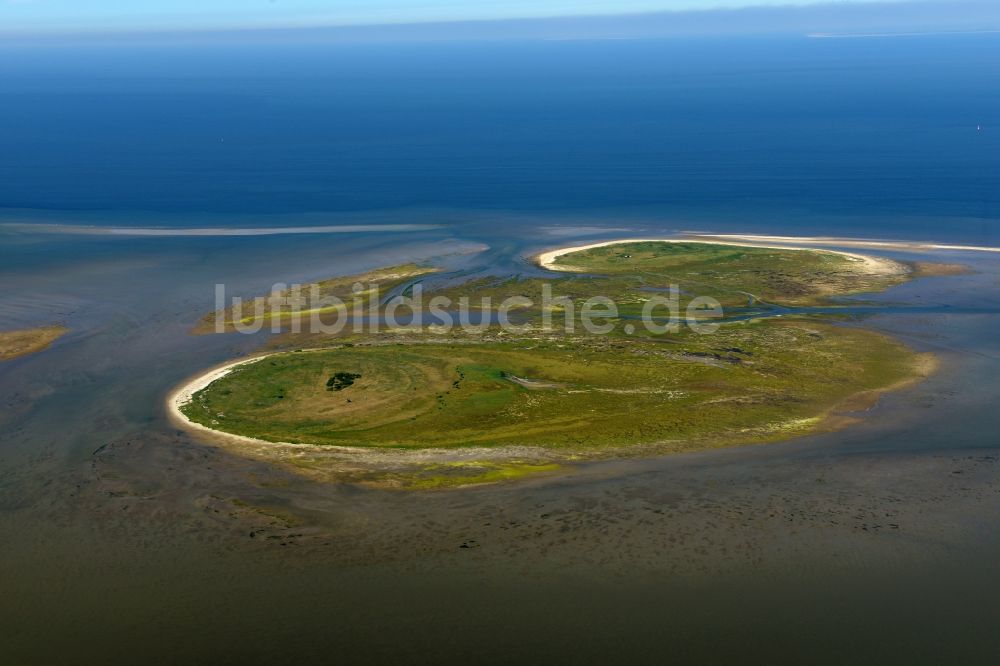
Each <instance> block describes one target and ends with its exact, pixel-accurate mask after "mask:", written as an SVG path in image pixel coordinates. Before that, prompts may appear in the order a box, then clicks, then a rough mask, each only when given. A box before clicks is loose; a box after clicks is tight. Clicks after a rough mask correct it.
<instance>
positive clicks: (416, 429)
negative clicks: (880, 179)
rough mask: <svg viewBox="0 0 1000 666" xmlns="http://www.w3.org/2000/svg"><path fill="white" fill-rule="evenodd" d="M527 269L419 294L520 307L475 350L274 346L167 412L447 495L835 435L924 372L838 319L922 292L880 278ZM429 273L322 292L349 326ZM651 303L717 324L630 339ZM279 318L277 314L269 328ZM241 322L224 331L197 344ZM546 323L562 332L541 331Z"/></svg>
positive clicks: (632, 242)
mask: <svg viewBox="0 0 1000 666" xmlns="http://www.w3.org/2000/svg"><path fill="white" fill-rule="evenodd" d="M535 261H536V263H537V265H538V266H539V267H541V268H544V269H546V272H545V273H544V274H534V275H514V276H510V275H496V276H487V277H474V278H471V279H462V280H459V281H457V282H456V283H453V284H449V283H447V281H445V282H444V283H442V284H440V285H438V286H437V287H436V288H434V289H432V290H431V291H430V292H429V293H428V294H427V296H428V297H429V298H430V297H433V296H439V297H443V298H446V299H448V300H449V301H453V302H458V299H460V298H464V299H466V303H478V304H479V306H478V307H480V309H481V310H485V309H489V308H491V307H495V306H496V304H497V303H498V302H500V301H502V300H503V299H504V298H507V299H509V298H517V299H520V300H521V301H522V302H523V303H524V305H523V306H522V307H520V308H519V309H518V310H517V311H516V312H517V317H518V325H517V327H516V332H511V331H510V330H504V329H503V328H502V327H500V326H499V325H497V324H496V323H494V318H493V317H492V314H486V315H484V316H483V321H484V322H486V323H485V324H484V325H481V326H480V327H478V328H477V329H476V330H471V331H470V330H466V329H463V328H461V327H458V328H452V329H449V330H437V329H435V327H434V326H425V327H423V328H420V329H418V330H415V329H413V328H406V329H405V330H400V329H391V328H390V329H386V330H381V331H379V332H378V333H370V332H361V333H358V332H357V331H355V330H353V329H351V328H350V327H347V328H345V330H344V331H342V332H340V333H339V334H336V335H318V334H316V333H313V332H308V331H307V332H302V331H287V332H286V333H284V334H282V335H279V336H278V337H277V338H275V339H274V340H273V342H272V347H273V348H272V349H270V350H268V351H266V352H263V353H261V354H259V355H256V356H253V357H251V358H247V359H241V360H238V361H234V362H232V363H229V364H226V365H224V366H221V367H220V368H215V369H212V370H210V371H209V372H206V373H204V374H202V375H200V376H199V377H197V378H195V379H193V380H191V381H190V382H187V383H186V384H185V385H184V386H182V387H180V388H179V389H178V390H177V391H175V392H174V393H173V394H172V395H171V397H170V402H169V407H170V410H171V413H172V414H173V416H174V418H175V419H176V420H177V421H178V423H180V424H181V425H183V426H184V427H186V428H188V429H190V430H193V431H196V432H198V433H200V434H201V435H203V436H206V437H211V438H213V439H214V440H215V441H218V442H224V443H227V444H229V445H231V446H233V447H235V448H237V449H239V450H241V451H243V452H245V453H248V454H252V455H257V456H261V457H265V458H271V459H274V460H279V461H281V462H282V463H284V464H288V465H291V466H293V467H295V468H296V469H299V470H301V471H303V472H304V473H308V474H312V475H314V476H317V477H318V478H325V479H334V480H347V481H353V482H359V483H367V484H371V485H377V486H388V487H399V488H413V489H420V488H449V487H454V486H462V485H470V484H476V483H488V482H495V481H500V480H506V479H513V478H520V477H523V476H528V475H537V474H547V473H555V472H557V471H558V470H560V469H564V468H565V466H566V465H567V464H568V463H571V462H573V461H579V460H586V459H596V458H607V457H619V456H637V455H660V454H666V453H677V452H691V451H698V450H704V449H709V448H717V447H728V446H739V445H750V444H763V443H767V442H776V441H782V440H787V439H791V438H794V437H799V436H803V435H807V434H810V433H816V432H820V431H824V430H832V429H836V428H842V427H845V426H846V425H848V424H850V423H852V422H854V421H856V420H857V419H858V418H859V414H860V413H861V412H863V411H864V410H866V409H868V408H870V407H871V406H872V405H874V404H875V403H876V402H877V400H878V398H879V396H881V395H882V394H884V393H885V392H887V391H891V390H896V389H899V388H902V387H905V386H907V385H909V384H912V383H914V382H916V381H918V380H920V379H921V378H923V377H926V376H927V375H928V374H929V373H930V372H932V371H933V369H934V367H935V358H934V356H933V355H931V354H929V353H919V352H917V351H914V350H912V349H910V348H909V347H907V346H906V345H905V344H903V343H902V342H901V341H899V340H896V339H893V338H891V337H889V336H887V335H884V334H882V333H879V332H876V331H873V330H869V329H866V328H864V326H863V321H861V322H860V323H861V324H862V325H859V321H858V319H857V318H856V317H853V316H851V317H848V316H845V314H844V311H845V308H846V307H847V304H848V302H847V301H845V300H844V299H843V297H844V296H849V295H858V294H864V293H873V292H879V291H883V290H885V289H888V288H890V287H892V286H894V285H898V284H902V283H904V282H906V281H908V280H910V279H913V278H914V277H915V276H916V275H917V274H918V270H917V268H916V267H914V266H911V265H907V264H905V263H901V262H896V261H893V260H890V259H884V258H881V257H874V256H867V255H861V254H854V253H845V252H838V251H833V250H825V249H823V250H813V249H806V248H795V247H778V246H773V247H772V246H760V245H752V246H751V245H738V244H735V243H721V242H697V241H687V240H679V241H678V240H673V239H670V240H658V239H628V240H620V241H612V242H605V243H599V244H591V245H585V246H579V247H570V248H561V249H558V250H552V251H549V252H545V253H542V254H540V255H539V256H537V257H536V258H535ZM436 271H437V269H435V268H434V267H419V266H414V265H408V266H405V267H390V268H386V269H381V270H380V271H375V272H372V273H369V274H367V275H365V276H355V277H347V278H338V279H336V280H331V281H327V282H325V283H320V284H321V285H323V288H324V289H326V290H327V291H329V290H336V291H337V292H338V293H341V295H343V296H344V297H345V298H347V299H348V303H347V305H345V307H344V308H341V309H340V310H339V311H338V314H340V315H345V314H347V315H349V313H350V312H351V310H352V307H353V303H354V302H355V301H359V299H360V301H361V302H363V304H364V305H365V306H366V307H371V306H373V305H374V306H375V307H376V308H377V307H379V305H380V304H379V303H373V302H372V301H371V298H370V297H369V295H367V294H365V293H363V290H358V289H356V288H355V289H350V288H349V285H351V284H356V283H358V282H365V281H366V279H367V278H371V276H379V277H382V278H385V280H386V281H387V282H389V283H390V286H391V288H392V289H393V290H395V292H396V293H399V294H405V293H407V289H411V288H412V286H413V285H414V284H415V283H416V282H418V281H420V280H421V279H423V278H424V277H426V276H428V275H433V274H435V273H436ZM545 289H549V290H551V291H554V292H556V293H558V294H559V295H560V297H561V298H562V299H563V300H560V301H559V303H560V304H565V303H568V302H571V299H574V298H585V297H588V296H593V295H594V294H599V295H601V296H602V297H604V298H606V299H610V300H613V301H614V302H615V303H616V304H617V306H618V307H617V309H616V311H615V312H614V313H613V314H610V315H606V316H605V317H604V318H603V319H602V329H601V333H600V334H595V333H592V332H588V331H586V330H583V328H582V327H581V326H579V325H578V324H579V323H580V317H581V316H582V313H581V312H579V311H578V310H577V309H573V308H572V307H570V306H566V305H556V306H553V305H552V304H551V303H549V304H546V303H545V299H544V293H543V292H544V290H545ZM666 290H672V291H673V293H674V296H675V298H677V299H678V302H679V306H680V307H681V308H682V309H683V308H684V307H685V306H686V305H688V304H690V303H692V302H694V301H695V299H704V298H705V297H709V298H711V299H714V300H715V301H717V302H718V303H719V304H721V305H722V306H723V312H724V314H722V316H721V317H719V318H717V320H715V321H714V322H713V323H714V327H713V328H712V332H711V333H710V334H704V333H703V332H699V331H696V330H692V328H690V327H681V328H679V329H677V330H671V331H669V332H660V331H658V330H652V331H651V330H647V328H645V327H643V326H640V325H638V322H639V318H640V316H641V315H642V314H643V313H644V311H645V308H646V307H647V305H648V303H649V302H650V300H651V299H652V298H654V297H656V296H657V295H658V294H662V293H664V291H666ZM321 291H322V290H321ZM352 299H353V300H352ZM857 302H858V299H852V300H851V301H850V303H852V304H856V303H857ZM386 305H387V304H386V303H382V306H383V307H385V306H386ZM302 307H304V308H305V310H306V311H309V310H310V309H315V308H312V307H311V306H310V305H309V304H308V303H307V304H305V305H304V306H302V305H301V304H300V310H301V308H302ZM289 314H290V313H288V312H284V311H282V310H281V309H280V308H279V310H278V312H277V314H275V313H274V312H270V313H269V314H268V315H267V316H268V317H269V320H271V321H273V319H274V317H278V318H279V319H280V318H283V317H285V316H288V315H289ZM248 316H251V315H248V314H247V312H246V311H244V310H240V311H239V312H233V311H230V312H228V313H227V312H220V313H215V314H213V315H211V316H210V317H211V319H209V318H206V320H205V321H204V322H203V325H205V324H207V323H208V322H209V321H213V322H214V321H217V320H220V319H221V320H222V321H224V322H226V324H225V325H227V326H228V324H229V323H231V322H232V321H237V320H243V319H245V318H246V317H248ZM553 317H555V319H557V320H559V321H560V323H561V324H563V325H562V326H553V325H552V321H551V320H552V319H553ZM696 319H697V315H696ZM566 324H570V326H566ZM572 324H577V325H576V326H573V325H572Z"/></svg>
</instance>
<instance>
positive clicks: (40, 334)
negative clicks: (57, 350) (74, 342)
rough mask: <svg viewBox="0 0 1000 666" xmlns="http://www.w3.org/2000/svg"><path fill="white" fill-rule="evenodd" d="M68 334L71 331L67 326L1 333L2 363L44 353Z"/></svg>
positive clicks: (0, 356)
mask: <svg viewBox="0 0 1000 666" xmlns="http://www.w3.org/2000/svg"><path fill="white" fill-rule="evenodd" d="M68 332H69V329H68V328H66V327H65V326H42V327H40V328H28V329H22V330H17V331H0V361H10V360H12V359H15V358H19V357H21V356H27V355H28V354H35V353H37V352H40V351H44V350H46V349H48V348H49V346H50V345H51V344H52V343H53V342H55V341H56V340H58V339H59V338H61V337H62V336H64V335H66V333H68Z"/></svg>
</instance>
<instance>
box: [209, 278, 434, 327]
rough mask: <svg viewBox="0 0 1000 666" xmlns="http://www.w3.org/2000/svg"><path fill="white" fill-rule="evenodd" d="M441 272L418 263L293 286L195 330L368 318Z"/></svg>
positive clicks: (243, 303) (216, 316) (211, 316)
mask: <svg viewBox="0 0 1000 666" xmlns="http://www.w3.org/2000/svg"><path fill="white" fill-rule="evenodd" d="M437 270H438V269H436V268H432V267H428V266H421V265H418V264H404V265H400V266H389V267H386V268H380V269H377V270H374V271H371V272H369V273H365V274H362V275H348V276H342V277H335V278H330V279H328V280H323V281H321V282H314V283H310V284H306V285H302V286H301V287H300V288H298V289H297V290H296V291H293V290H292V289H291V288H290V287H289V288H287V289H283V290H280V291H278V292H276V293H274V294H269V295H267V296H258V297H255V298H250V299H245V300H243V301H241V302H240V304H239V307H235V306H230V307H228V308H226V309H225V310H222V311H219V312H210V313H209V314H207V315H205V316H204V317H203V318H202V319H201V321H199V322H198V324H197V325H196V326H195V327H194V330H193V331H192V332H193V333H195V334H199V335H204V334H209V333H215V332H218V331H223V332H230V331H233V330H236V329H237V327H238V326H251V325H253V324H255V323H257V324H261V325H266V326H271V325H272V324H274V323H275V322H274V320H275V319H277V320H278V323H279V324H281V325H282V326H285V325H287V324H290V323H291V321H292V319H293V311H294V313H295V315H297V316H298V317H299V318H300V321H302V322H303V324H302V325H303V326H307V325H308V323H309V318H310V317H313V316H316V317H319V319H320V321H321V322H322V323H324V324H328V325H329V324H332V323H334V322H336V321H337V319H338V318H342V317H348V318H349V317H350V316H351V315H352V314H353V313H355V312H362V313H363V314H364V315H367V314H368V313H369V311H371V310H373V309H376V310H377V308H378V306H379V303H380V301H381V300H382V299H384V298H385V297H386V296H387V295H389V294H391V293H392V292H393V290H396V289H399V288H401V287H404V286H405V285H407V284H408V283H410V282H413V281H415V280H419V279H420V278H421V277H424V276H427V275H430V274H432V273H435V272H437Z"/></svg>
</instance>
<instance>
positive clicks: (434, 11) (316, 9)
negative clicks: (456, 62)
mask: <svg viewBox="0 0 1000 666" xmlns="http://www.w3.org/2000/svg"><path fill="white" fill-rule="evenodd" d="M882 1H883V2H889V3H895V4H901V3H910V2H912V1H913V0H882ZM825 2H828V0H0V33H8V34H9V33H17V32H25V33H53V32H56V33H58V32H73V33H79V32H109V31H112V32H120V31H148V30H232V29H246V28H289V27H310V28H321V27H332V26H350V25H385V24H405V23H424V22H444V21H468V20H476V21H479V20H496V19H515V18H540V17H572V16H588V15H608V14H629V13H642V12H664V11H667V12H690V11H701V10H714V9H722V8H725V9H739V8H742V7H768V6H782V5H789V4H795V5H816V4H823V3H825ZM845 3H850V4H856V5H865V4H871V3H868V2H865V0H841V1H840V2H839V3H838V4H840V5H843V4H845Z"/></svg>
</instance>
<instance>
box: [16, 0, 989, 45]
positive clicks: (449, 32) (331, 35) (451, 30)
mask: <svg viewBox="0 0 1000 666" xmlns="http://www.w3.org/2000/svg"><path fill="white" fill-rule="evenodd" d="M998 4H1000V3H995V2H989V1H986V0H958V1H957V2H956V1H954V0H951V1H948V0H912V1H905V2H900V1H899V0H878V1H875V2H859V3H845V2H842V1H841V2H836V1H834V2H826V3H817V4H794V3H789V4H785V5H754V6H744V7H722V8H711V9H684V10H664V11H644V12H623V13H616V14H601V13H592V14H579V15H564V16H546V17H523V18H483V19H458V20H428V21H405V22H383V23H366V24H327V25H273V26H259V25H248V26H226V27H207V26H193V27H185V28H181V27H174V26H169V27H163V28H160V29H155V28H120V29H114V28H111V29H91V30H59V29H49V30H36V31H24V30H6V31H5V30H3V29H0V45H10V44H12V43H13V44H17V43H21V44H24V43H31V42H40V43H43V44H44V43H51V42H54V41H59V40H64V39H70V40H72V39H76V40H81V41H84V42H88V43H91V42H95V41H102V40H119V41H132V40H143V41H144V40H149V39H152V40H158V39H171V38H180V39H184V38H192V39H199V38H205V37H215V38H230V39H236V40H239V39H240V38H245V39H254V38H257V39H265V40H267V39H268V38H275V37H278V38H280V37H288V36H296V37H306V38H309V37H312V38H326V39H336V40H339V41H344V42H364V41H395V40H398V41H460V40H475V39H511V38H515V39H516V38H528V39H532V38H534V39H636V38H644V37H667V36H709V35H720V36H731V35H739V34H747V35H751V34H768V33H770V34H789V35H790V34H799V35H802V36H813V35H818V34H823V35H829V36H839V35H837V33H848V32H864V33H867V34H870V35H873V36H874V35H879V36H883V35H884V36H897V35H900V34H906V33H910V34H928V35H929V34H961V33H991V32H995V31H1000V6H998ZM959 9H964V10H966V11H965V13H964V14H961V15H959V14H960V12H958V11H956V10H959ZM914 10H919V11H914ZM917 28H919V29H917ZM845 36H847V35H845Z"/></svg>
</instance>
